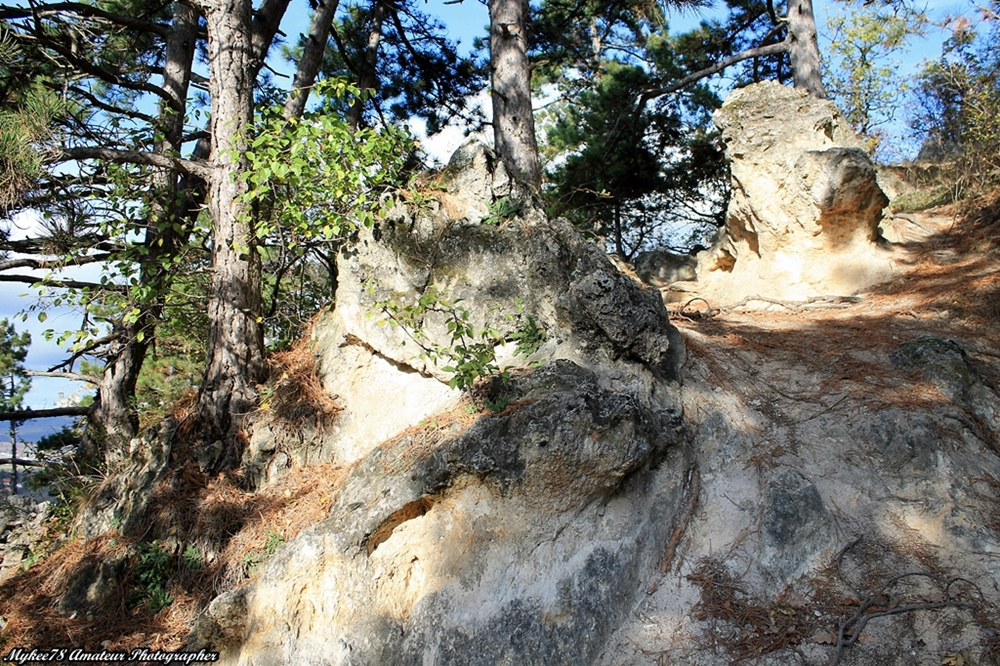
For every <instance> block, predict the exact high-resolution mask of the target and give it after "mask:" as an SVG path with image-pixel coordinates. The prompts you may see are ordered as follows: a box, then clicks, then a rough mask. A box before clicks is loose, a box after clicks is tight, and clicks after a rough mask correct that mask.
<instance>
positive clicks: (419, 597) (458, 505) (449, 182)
mask: <svg viewBox="0 0 1000 666" xmlns="http://www.w3.org/2000/svg"><path fill="white" fill-rule="evenodd" d="M492 163H493V160H492V159H491V158H490V155H489V153H488V152H487V151H486V150H485V149H484V148H483V147H481V146H477V145H471V144H470V145H467V146H466V147H464V148H463V149H461V150H460V151H459V153H458V154H457V155H456V157H455V158H454V159H453V164H452V166H451V167H449V169H448V170H446V172H445V174H444V177H443V179H442V180H441V183H440V185H439V189H438V190H435V192H436V194H435V196H434V197H433V198H430V199H428V200H425V201H422V203H421V204H420V205H413V204H411V205H399V206H397V207H396V208H395V209H394V210H393V211H392V212H391V213H390V214H389V215H388V216H387V217H386V218H385V219H384V220H383V221H382V222H380V223H379V224H378V226H376V227H375V228H372V229H368V230H364V231H362V232H361V233H359V235H358V238H357V240H356V242H355V243H353V244H352V245H351V246H350V247H348V248H347V249H346V251H345V252H344V253H343V256H342V257H341V260H340V262H339V269H340V270H339V287H338V292H337V302H336V307H335V308H334V309H333V310H332V311H331V312H330V313H328V314H327V315H325V316H324V318H323V319H322V320H321V321H320V322H319V323H318V324H317V326H316V327H315V332H314V340H313V342H314V345H315V348H316V353H317V357H318V361H319V368H320V373H321V375H322V377H323V380H324V385H325V387H326V388H327V390H328V391H329V392H330V393H331V394H335V395H337V397H338V401H339V402H340V404H341V405H342V406H343V408H344V410H343V412H342V413H341V414H340V416H339V420H338V423H337V424H335V425H334V426H333V427H332V429H331V431H330V432H329V433H328V434H327V435H325V436H324V437H322V438H317V439H316V440H313V441H310V440H308V439H303V440H302V441H301V446H302V447H304V448H305V449H308V451H309V456H310V459H311V460H313V461H319V460H334V461H339V462H342V463H345V464H350V465H352V467H351V470H350V472H349V473H348V475H347V478H346V480H345V482H344V483H343V485H342V486H341V487H340V489H339V490H338V491H337V493H336V496H335V497H334V498H333V502H332V507H331V510H330V513H329V518H328V519H327V520H325V521H323V522H321V523H320V524H318V525H316V526H314V527H313V528H312V529H310V530H309V531H308V532H306V533H303V534H302V535H300V536H299V537H297V538H296V539H295V540H293V541H291V542H289V543H288V544H286V545H285V546H284V547H282V548H281V549H280V550H279V551H278V553H277V554H276V555H275V557H274V558H273V559H272V560H271V561H270V562H269V564H268V565H267V568H266V570H265V571H264V572H262V573H261V575H260V577H259V578H258V579H257V580H256V581H255V582H253V583H251V584H249V585H247V586H245V587H242V588H240V589H239V590H236V591H233V592H231V593H228V594H227V595H224V596H222V597H220V598H218V599H216V600H215V601H214V602H213V603H212V605H211V606H210V608H209V609H208V610H207V611H206V613H205V614H204V615H203V616H202V617H201V618H200V620H199V621H198V624H197V626H196V627H195V631H194V633H193V634H192V638H191V644H192V645H194V646H197V647H207V648H211V649H215V650H220V651H222V653H223V655H222V662H221V663H229V664H251V663H311V664H372V665H383V664H424V663H435V664H463V665H465V664H495V663H512V664H514V663H516V664H580V663H587V662H590V661H593V660H594V659H596V658H597V655H598V654H599V652H600V651H601V650H602V649H603V645H604V642H605V640H606V639H607V638H608V636H610V634H611V632H612V631H614V629H615V628H616V627H617V626H619V625H620V624H621V622H622V621H623V620H624V619H625V617H626V616H627V615H628V612H629V609H630V608H631V606H632V605H634V603H635V599H636V596H637V595H638V594H639V593H640V590H642V589H644V588H645V586H647V585H648V583H649V581H650V580H651V576H652V574H653V572H655V571H656V570H657V565H658V562H659V559H660V558H661V557H662V556H663V552H664V548H665V545H666V543H667V540H668V538H669V536H670V533H671V529H672V525H673V521H674V513H675V512H676V510H677V508H678V506H679V505H680V503H681V497H682V495H683V492H684V488H685V487H686V483H687V482H688V480H689V475H688V474H687V471H688V469H687V466H688V464H689V462H690V460H689V459H688V457H687V449H686V447H685V446H684V442H685V439H684V432H683V430H682V428H681V420H680V403H679V394H680V393H679V391H680V387H679V383H678V371H679V367H680V364H681V363H682V362H683V344H682V342H681V339H680V337H679V334H678V333H677V331H676V329H675V328H674V327H673V326H672V325H671V324H670V323H669V321H668V319H667V313H666V310H665V308H664V306H663V303H662V300H661V299H660V297H659V294H658V293H657V292H655V291H645V290H642V289H640V288H639V287H638V286H637V285H636V284H635V283H634V282H633V281H631V280H630V279H629V278H626V277H625V276H623V275H621V274H620V273H619V271H618V270H617V269H616V268H615V267H614V266H613V265H612V264H611V263H610V262H609V261H608V259H607V257H606V256H605V255H604V254H603V253H602V252H601V251H600V250H598V249H597V248H596V247H593V246H592V245H589V244H587V243H586V242H584V241H583V239H582V238H580V237H579V236H578V234H577V233H576V232H575V231H574V230H573V229H572V228H571V227H570V226H569V225H568V224H566V223H565V222H562V221H558V220H556V221H548V220H545V219H543V218H542V217H541V216H540V214H538V213H536V212H533V211H532V209H531V207H530V205H529V204H524V212H522V213H521V214H520V215H518V216H516V217H513V216H510V217H509V218H508V219H496V214H495V211H496V210H499V209H500V206H499V205H498V204H494V203H492V202H494V201H496V200H498V199H500V198H501V197H500V194H501V193H503V192H505V191H507V188H508V187H509V186H508V185H506V184H505V183H506V180H505V176H504V175H503V173H502V172H499V173H498V172H496V171H493V170H492ZM460 166H461V168H459V167H460ZM484 197H485V199H484ZM487 204H489V205H487ZM491 207H492V212H491ZM508 210H510V207H508ZM432 285H433V287H434V289H435V290H436V291H435V293H436V294H437V298H438V302H437V303H436V304H435V305H434V307H433V308H430V309H429V310H427V311H426V312H424V313H422V315H421V318H420V319H421V320H420V322H419V324H420V327H419V330H416V329H413V328H412V327H409V326H393V325H391V324H390V322H389V321H388V319H389V313H390V312H393V311H395V312H397V313H399V312H400V310H401V309H402V308H404V307H405V306H407V305H412V304H414V303H415V302H416V301H417V300H418V299H419V298H420V297H421V296H422V295H425V294H427V293H429V292H428V288H429V287H430V286H432ZM444 301H447V302H448V303H451V304H455V305H445V304H444V303H443V302H444ZM387 302H389V303H391V304H392V305H387V304H386V303H387ZM456 305H460V306H461V308H462V309H463V311H464V312H467V315H465V314H460V316H461V317H463V318H465V317H467V321H468V322H469V324H470V325H471V326H472V327H473V328H474V330H475V331H476V332H477V334H476V336H473V337H475V338H476V339H477V340H481V339H482V338H481V337H479V335H478V332H479V331H483V330H486V329H495V330H497V331H501V332H502V331H510V330H512V329H516V328H517V327H518V326H523V325H524V323H525V322H526V321H529V319H528V318H529V317H530V321H531V322H533V325H534V326H535V327H536V328H537V329H542V330H544V331H545V336H544V340H537V342H540V343H542V344H541V346H540V347H539V348H538V349H537V350H536V351H534V352H533V354H532V355H531V356H530V358H529V359H514V357H513V355H512V350H513V347H514V344H513V343H511V344H499V343H498V347H497V349H496V353H497V362H498V363H499V364H500V365H501V366H502V365H505V364H507V363H511V364H514V363H516V364H518V365H523V364H525V363H526V362H527V361H528V360H530V361H532V362H534V363H535V364H537V365H540V367H537V368H536V369H533V370H532V369H523V370H519V371H517V372H513V373H512V374H511V377H510V378H509V380H506V381H505V380H503V379H501V378H499V377H497V378H494V379H492V380H491V382H490V384H489V385H488V386H487V387H486V388H485V389H484V390H485V391H486V396H487V399H488V400H490V401H491V402H492V403H494V404H500V405H501V406H504V405H506V409H504V411H503V412H502V413H500V414H496V415H490V416H483V417H481V418H479V419H478V420H477V421H475V423H474V424H472V425H471V427H468V428H467V429H463V428H465V426H462V425H460V422H461V420H459V421H456V420H454V419H450V420H449V419H445V418H444V417H440V416H437V417H433V418H430V417H432V416H433V415H434V414H436V413H438V412H441V411H442V410H444V409H447V408H450V407H454V406H455V405H456V404H457V402H458V400H459V398H460V394H459V392H458V391H454V390H451V389H449V388H448V380H449V376H450V375H449V373H448V372H447V371H445V370H443V369H441V368H439V367H438V366H437V365H435V363H434V362H433V361H432V360H430V359H428V358H427V356H426V354H424V353H423V352H425V351H426V350H427V349H440V348H444V347H452V346H453V345H455V341H454V340H453V339H452V335H451V331H450V329H449V328H448V323H449V319H450V318H451V317H453V316H454V315H455V313H456V312H457V310H456ZM393 308H395V310H393ZM397 318H399V315H397ZM501 408H502V407H501ZM425 419H426V420H427V422H426V424H425V425H424V426H423V427H422V428H421V427H415V426H419V425H420V424H421V422H423V421H424V420H425ZM259 432H264V430H262V429H259ZM269 432H272V433H273V428H271V429H270V430H269ZM270 436H271V435H261V436H255V438H254V441H253V442H252V444H251V449H250V451H249V452H248V460H247V462H249V463H251V464H252V465H253V466H254V467H255V468H257V469H267V468H268V467H269V465H270V464H271V463H270V462H268V460H269V456H270V457H271V459H274V456H276V455H277V454H278V452H277V450H276V449H277V448H281V447H274V446H270V445H269V444H268V443H267V440H268V438H269V437H270ZM273 436H274V437H280V435H279V434H276V433H275V434H273ZM394 436H395V437H394ZM386 440H388V441H386ZM282 441H283V442H285V444H286V448H287V443H288V442H289V441H290V440H289V438H287V437H286V438H284V439H283V440H282ZM284 453H287V454H288V455H291V456H292V457H296V456H298V457H299V458H300V459H301V458H303V457H305V454H304V453H303V451H302V450H300V451H297V452H296V451H285V452H284Z"/></svg>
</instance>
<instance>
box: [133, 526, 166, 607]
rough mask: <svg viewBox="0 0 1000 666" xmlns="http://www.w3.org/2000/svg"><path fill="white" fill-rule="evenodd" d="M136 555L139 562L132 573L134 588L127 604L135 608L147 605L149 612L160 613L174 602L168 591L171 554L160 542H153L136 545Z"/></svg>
mask: <svg viewBox="0 0 1000 666" xmlns="http://www.w3.org/2000/svg"><path fill="white" fill-rule="evenodd" d="M136 555H137V561H136V564H135V569H134V570H133V573H132V580H133V582H134V587H133V589H132V591H131V592H130V593H129V594H128V596H127V597H126V603H127V604H128V605H129V606H131V607H133V608H135V607H137V606H140V605H145V607H146V608H147V609H148V610H149V612H151V613H153V614H156V613H159V612H160V611H161V610H163V609H164V608H166V607H167V606H169V605H170V604H172V603H173V601H174V598H173V597H172V596H171V595H170V593H169V592H168V591H167V582H168V580H169V579H170V564H171V557H170V553H169V552H168V551H167V549H166V548H164V547H163V546H162V545H161V544H160V542H159V541H153V542H152V543H139V544H136Z"/></svg>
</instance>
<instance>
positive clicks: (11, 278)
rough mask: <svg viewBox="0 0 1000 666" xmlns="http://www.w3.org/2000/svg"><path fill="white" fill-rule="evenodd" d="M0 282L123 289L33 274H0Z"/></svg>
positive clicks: (122, 289) (97, 283) (64, 287)
mask: <svg viewBox="0 0 1000 666" xmlns="http://www.w3.org/2000/svg"><path fill="white" fill-rule="evenodd" d="M0 282H20V283H22V284H30V285H36V284H43V285H45V286H47V287H59V288H62V289H107V290H112V291H124V290H125V288H124V287H120V286H117V285H110V284H101V283H99V282H84V281H82V280H63V279H60V278H55V279H51V278H47V277H36V276H34V275H0Z"/></svg>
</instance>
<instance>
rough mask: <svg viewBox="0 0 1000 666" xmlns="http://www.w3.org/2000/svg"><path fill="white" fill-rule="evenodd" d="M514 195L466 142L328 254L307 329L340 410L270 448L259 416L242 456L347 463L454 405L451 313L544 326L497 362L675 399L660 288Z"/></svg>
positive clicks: (674, 355)
mask: <svg viewBox="0 0 1000 666" xmlns="http://www.w3.org/2000/svg"><path fill="white" fill-rule="evenodd" d="M510 192H511V187H510V181H509V179H508V178H507V176H506V174H505V172H504V171H503V169H502V166H501V165H500V164H498V163H497V161H496V160H495V159H494V158H493V156H492V154H491V152H490V151H489V150H488V149H487V148H486V147H485V146H483V145H482V144H479V143H473V142H470V143H467V144H465V145H464V146H463V147H461V148H460V149H459V150H458V151H457V152H456V154H455V156H454V157H453V158H452V160H451V163H450V164H449V166H448V167H447V168H446V169H445V170H444V172H443V173H442V174H440V175H438V176H437V177H436V178H434V179H432V180H431V181H430V182H428V183H426V184H425V185H424V186H423V188H422V189H418V190H415V191H414V192H411V193H410V194H409V195H408V196H407V197H403V198H401V199H400V202H399V203H398V204H397V205H396V206H395V207H393V208H392V209H391V210H390V211H389V212H388V213H387V214H386V215H385V216H384V218H383V219H382V220H381V221H379V222H378V223H377V224H376V225H375V226H373V227H371V228H365V229H361V230H360V231H359V232H358V234H357V237H356V239H355V240H354V242H352V243H350V244H349V245H348V246H347V247H346V248H345V249H344V251H343V252H342V253H341V255H340V257H339V259H338V264H337V265H338V289H337V295H336V307H335V308H333V309H332V310H330V311H329V312H327V313H325V314H324V315H323V316H322V317H321V318H320V319H319V320H318V322H317V323H316V325H315V327H314V330H313V346H314V349H315V353H316V357H317V362H318V371H319V374H320V377H321V379H322V382H323V385H324V387H325V389H326V391H327V392H328V393H329V394H330V395H333V396H336V397H337V400H338V401H339V403H340V404H341V406H342V407H343V411H342V412H341V413H340V414H339V415H338V418H337V420H336V422H335V423H334V424H333V425H332V426H331V427H329V428H328V429H327V430H326V431H325V432H324V433H321V434H317V435H316V436H315V437H307V438H299V439H298V441H296V442H290V441H288V439H287V438H285V439H283V440H282V441H281V445H280V446H275V445H274V438H275V437H280V435H279V434H276V433H273V430H274V428H272V427H270V426H269V425H268V424H266V423H260V424H259V425H258V427H257V433H258V434H257V435H256V436H255V437H253V438H252V440H251V447H250V450H249V451H248V454H247V455H248V460H247V461H246V462H247V463H248V464H249V465H250V466H252V467H254V468H256V469H269V468H273V465H272V464H271V461H272V459H273V456H275V455H278V453H285V454H287V455H290V456H291V457H292V459H293V462H298V463H309V464H314V463H318V462H329V461H336V462H341V463H344V464H350V463H352V462H354V461H356V460H359V459H361V458H362V457H364V456H365V455H366V454H367V453H368V452H369V451H371V450H372V448H373V447H375V446H376V445H377V444H378V443H379V442H381V441H384V440H385V439H387V438H389V437H392V436H394V435H396V434H398V433H400V432H402V431H403V430H405V429H406V428H408V427H410V426H412V425H414V424H417V423H419V422H420V421H421V420H423V419H425V418H427V417H429V416H430V415H432V414H435V413H437V412H440V411H443V410H446V409H449V408H451V407H454V406H455V405H457V404H458V402H459V401H460V399H461V397H462V394H461V392H460V391H457V390H454V389H452V388H450V387H449V382H450V380H451V379H452V377H453V376H454V375H453V373H452V372H450V371H447V370H445V369H444V368H446V367H448V366H449V364H450V363H451V361H450V360H449V359H448V358H447V357H446V356H445V357H441V353H440V352H442V351H455V350H456V348H457V347H458V346H459V345H461V344H463V343H461V342H456V341H455V340H454V339H453V334H452V331H451V330H450V329H449V328H448V325H449V322H450V321H451V320H452V317H453V316H454V315H456V314H458V315H460V316H464V315H467V316H468V323H469V324H470V325H471V326H472V328H473V329H474V331H475V333H476V335H475V336H473V338H470V339H469V340H467V342H468V343H476V342H481V341H482V340H483V338H482V336H481V333H482V332H483V331H486V330H492V331H495V332H499V333H500V334H507V333H511V334H516V333H517V332H518V330H522V331H523V330H525V327H527V326H529V325H531V326H534V327H536V328H537V329H538V330H541V331H544V332H545V334H544V335H545V339H544V341H541V340H540V341H539V342H544V344H542V346H541V347H540V348H539V349H538V350H537V351H535V352H534V353H532V354H531V355H530V356H529V357H527V358H525V357H515V355H514V350H515V348H516V344H514V343H513V342H511V343H508V344H503V343H502V342H501V341H497V343H496V344H495V348H493V349H492V350H489V349H487V352H488V353H489V352H490V351H492V353H494V354H495V356H496V362H495V364H496V366H497V367H498V368H502V367H506V366H518V365H527V364H529V363H532V364H535V365H537V364H542V363H547V362H550V361H553V360H556V359H569V360H572V361H574V362H575V363H577V364H579V365H581V366H583V367H586V368H589V369H591V370H593V371H595V372H597V373H598V374H599V375H600V376H601V377H602V380H603V381H605V382H607V383H608V384H609V385H613V386H615V388H616V390H623V391H631V392H633V393H635V394H637V395H639V396H641V397H642V399H643V400H645V401H648V402H650V404H656V405H657V407H656V408H657V409H666V410H668V411H669V410H673V409H675V408H676V404H677V394H676V391H675V390H674V389H671V388H670V387H671V386H676V380H677V378H678V368H679V366H680V363H681V362H682V360H683V342H682V340H681V338H680V335H679V334H678V333H677V331H676V329H675V328H674V327H673V326H672V325H671V324H670V322H669V321H668V315H667V312H666V309H665V308H664V307H663V305H662V302H661V301H660V300H659V299H658V298H657V296H656V292H652V291H644V290H642V289H641V288H640V287H639V286H637V285H636V284H634V283H633V282H632V281H631V280H630V279H629V278H627V277H625V276H624V275H622V274H621V273H620V272H619V271H618V270H617V269H616V268H615V266H614V264H612V263H611V262H610V261H609V260H608V258H607V257H606V255H605V254H604V253H603V252H601V251H600V250H599V249H598V248H597V247H595V246H594V245H592V244H590V243H587V242H586V241H585V240H584V239H583V238H582V237H581V236H580V235H579V234H578V233H577V232H576V231H575V230H574V229H573V228H572V226H571V225H569V224H568V223H567V222H565V221H562V220H548V219H547V218H545V217H544V215H542V214H541V213H540V212H539V211H538V210H537V209H536V208H535V207H534V205H533V204H532V202H531V201H530V200H524V201H515V200H513V199H514V198H513V197H512V196H510V195H509V193H510ZM407 199H408V200H407ZM498 211H499V212H498ZM431 293H433V294H436V296H435V298H436V299H437V302H436V303H435V304H434V305H433V306H432V307H430V308H429V309H428V310H427V311H425V312H423V313H421V314H420V315H419V317H418V319H419V320H418V321H414V322H410V324H411V325H406V322H403V324H404V325H400V321H401V320H403V319H405V316H404V314H403V313H402V311H403V310H405V309H406V308H407V307H412V306H414V305H415V304H416V303H418V302H419V300H420V299H421V298H422V297H425V296H427V295H429V294H431ZM448 304H450V305H448ZM413 324H415V325H413ZM493 346H494V345H492V344H491V345H489V347H493ZM429 352H430V353H429ZM435 353H436V354H437V355H438V358H437V359H435V358H432V357H433V356H434V355H435ZM387 401H391V405H392V409H386V403H387Z"/></svg>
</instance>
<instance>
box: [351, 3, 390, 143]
mask: <svg viewBox="0 0 1000 666" xmlns="http://www.w3.org/2000/svg"><path fill="white" fill-rule="evenodd" d="M372 5H373V6H372V27H371V30H370V31H369V32H368V43H367V44H366V45H365V54H364V57H363V58H362V60H361V71H360V72H359V73H358V88H359V89H360V90H361V93H362V97H359V98H358V99H356V100H354V104H352V105H351V110H350V113H349V114H348V117H347V120H348V123H349V124H350V127H351V131H356V130H357V129H358V127H359V126H360V125H361V113H362V112H363V111H364V108H365V96H367V95H372V94H374V92H375V87H376V86H377V85H378V74H377V66H378V47H379V44H381V43H382V23H383V22H384V21H385V17H386V14H388V12H389V9H388V7H387V6H386V3H385V2H383V0H373V2H372Z"/></svg>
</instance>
